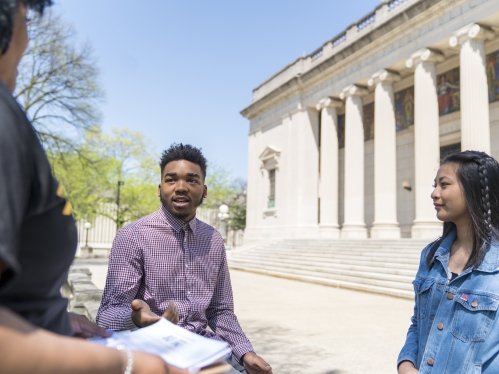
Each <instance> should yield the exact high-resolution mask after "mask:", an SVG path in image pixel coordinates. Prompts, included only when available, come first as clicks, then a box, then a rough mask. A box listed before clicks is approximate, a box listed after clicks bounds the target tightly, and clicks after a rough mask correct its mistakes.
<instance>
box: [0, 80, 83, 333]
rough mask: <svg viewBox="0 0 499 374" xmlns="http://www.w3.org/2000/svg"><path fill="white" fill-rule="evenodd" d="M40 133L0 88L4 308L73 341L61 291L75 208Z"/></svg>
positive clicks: (71, 250) (72, 244)
mask: <svg viewBox="0 0 499 374" xmlns="http://www.w3.org/2000/svg"><path fill="white" fill-rule="evenodd" d="M61 195H62V191H61V188H60V187H59V185H58V183H57V181H56V180H55V179H54V177H53V176H52V172H51V169H50V165H49V162H48V160H47V156H46V155H45V152H44V151H43V148H42V146H41V144H40V142H39V140H38V137H37V136H36V133H35V131H34V129H33V127H32V126H31V124H30V123H29V121H28V119H27V118H26V116H25V114H24V113H23V111H22V109H21V108H20V107H19V105H18V104H17V102H16V101H15V100H14V98H13V97H12V95H11V93H10V92H9V91H8V90H7V88H6V87H5V86H4V85H3V84H2V83H0V260H1V261H2V262H3V264H4V265H6V266H7V269H6V270H5V271H4V272H3V273H2V275H1V278H0V306H4V307H7V308H9V309H10V310H12V311H14V312H16V313H18V314H19V315H21V316H23V317H24V318H25V319H27V320H28V321H30V322H31V323H33V324H34V325H36V326H39V327H42V328H45V329H47V330H50V331H52V332H55V333H59V334H64V335H71V334H72V330H71V326H70V324H69V319H68V315H67V311H66V310H67V300H66V299H64V298H63V297H62V296H61V292H60V289H61V286H62V284H63V282H64V281H65V279H66V277H67V272H68V269H69V266H70V265H71V262H72V260H73V258H74V254H75V250H76V240H77V239H76V237H77V233H76V227H75V222H74V219H73V217H72V215H71V205H70V204H69V203H68V202H67V201H66V200H65V199H64V198H63V197H62V196H61Z"/></svg>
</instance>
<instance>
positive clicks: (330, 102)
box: [315, 97, 343, 111]
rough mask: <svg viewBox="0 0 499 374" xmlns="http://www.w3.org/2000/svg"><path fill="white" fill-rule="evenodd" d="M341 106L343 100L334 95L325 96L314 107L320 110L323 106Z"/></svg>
mask: <svg viewBox="0 0 499 374" xmlns="http://www.w3.org/2000/svg"><path fill="white" fill-rule="evenodd" d="M342 106H343V101H341V100H339V99H336V98H334V97H325V98H323V99H320V100H319V102H318V103H317V105H316V106H315V108H316V109H317V110H319V111H320V110H322V109H324V108H341V107H342Z"/></svg>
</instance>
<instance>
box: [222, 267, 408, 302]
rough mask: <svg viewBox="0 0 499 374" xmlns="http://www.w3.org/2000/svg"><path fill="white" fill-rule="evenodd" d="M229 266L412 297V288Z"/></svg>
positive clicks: (323, 283)
mask: <svg viewBox="0 0 499 374" xmlns="http://www.w3.org/2000/svg"><path fill="white" fill-rule="evenodd" d="M231 268H232V269H237V270H243V271H250V272H253V273H258V274H264V275H271V276H274V277H280V278H287V279H294V280H299V281H303V282H310V283H317V284H322V285H326V286H332V287H338V288H347V289H353V290H358V291H365V292H372V293H378V294H383V295H389V296H395V297H402V298H405V299H414V291H413V290H412V289H411V290H404V289H400V288H391V287H386V286H377V285H375V284H365V283H357V282H351V281H345V280H341V279H330V278H323V277H317V276H314V275H303V274H297V273H287V272H282V271H279V270H269V269H261V268H252V267H249V266H244V267H238V266H231Z"/></svg>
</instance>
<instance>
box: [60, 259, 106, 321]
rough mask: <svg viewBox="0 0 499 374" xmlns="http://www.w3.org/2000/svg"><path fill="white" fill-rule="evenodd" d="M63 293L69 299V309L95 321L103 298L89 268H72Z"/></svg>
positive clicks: (63, 287)
mask: <svg viewBox="0 0 499 374" xmlns="http://www.w3.org/2000/svg"><path fill="white" fill-rule="evenodd" d="M62 295H63V296H64V297H66V298H67V299H68V300H69V303H68V310H69V311H70V312H75V313H78V314H83V315H84V316H86V317H87V318H88V319H89V320H90V321H92V322H95V317H96V316H97V311H98V310H99V305H100V302H101V299H102V290H101V289H99V288H97V286H96V285H95V284H93V283H92V273H91V272H90V270H88V269H87V268H71V269H70V270H69V274H68V279H67V280H66V283H65V284H64V285H63V286H62Z"/></svg>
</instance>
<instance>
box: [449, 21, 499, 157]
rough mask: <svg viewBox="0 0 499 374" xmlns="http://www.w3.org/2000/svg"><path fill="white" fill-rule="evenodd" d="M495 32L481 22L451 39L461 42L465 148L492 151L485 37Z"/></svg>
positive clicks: (454, 44)
mask: <svg viewBox="0 0 499 374" xmlns="http://www.w3.org/2000/svg"><path fill="white" fill-rule="evenodd" d="M492 35H493V33H492V31H490V30H488V29H485V28H483V27H481V26H479V25H477V24H472V25H468V26H466V27H464V28H462V29H461V30H459V31H457V32H456V33H455V34H454V35H453V36H452V37H451V39H450V41H449V44H450V45H451V46H452V47H456V46H458V45H460V68H459V69H460V80H461V88H460V93H461V149H462V150H463V151H464V150H476V151H482V152H487V153H488V154H490V120H489V98H488V86H487V73H486V62H485V39H486V38H489V37H491V36H492Z"/></svg>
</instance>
